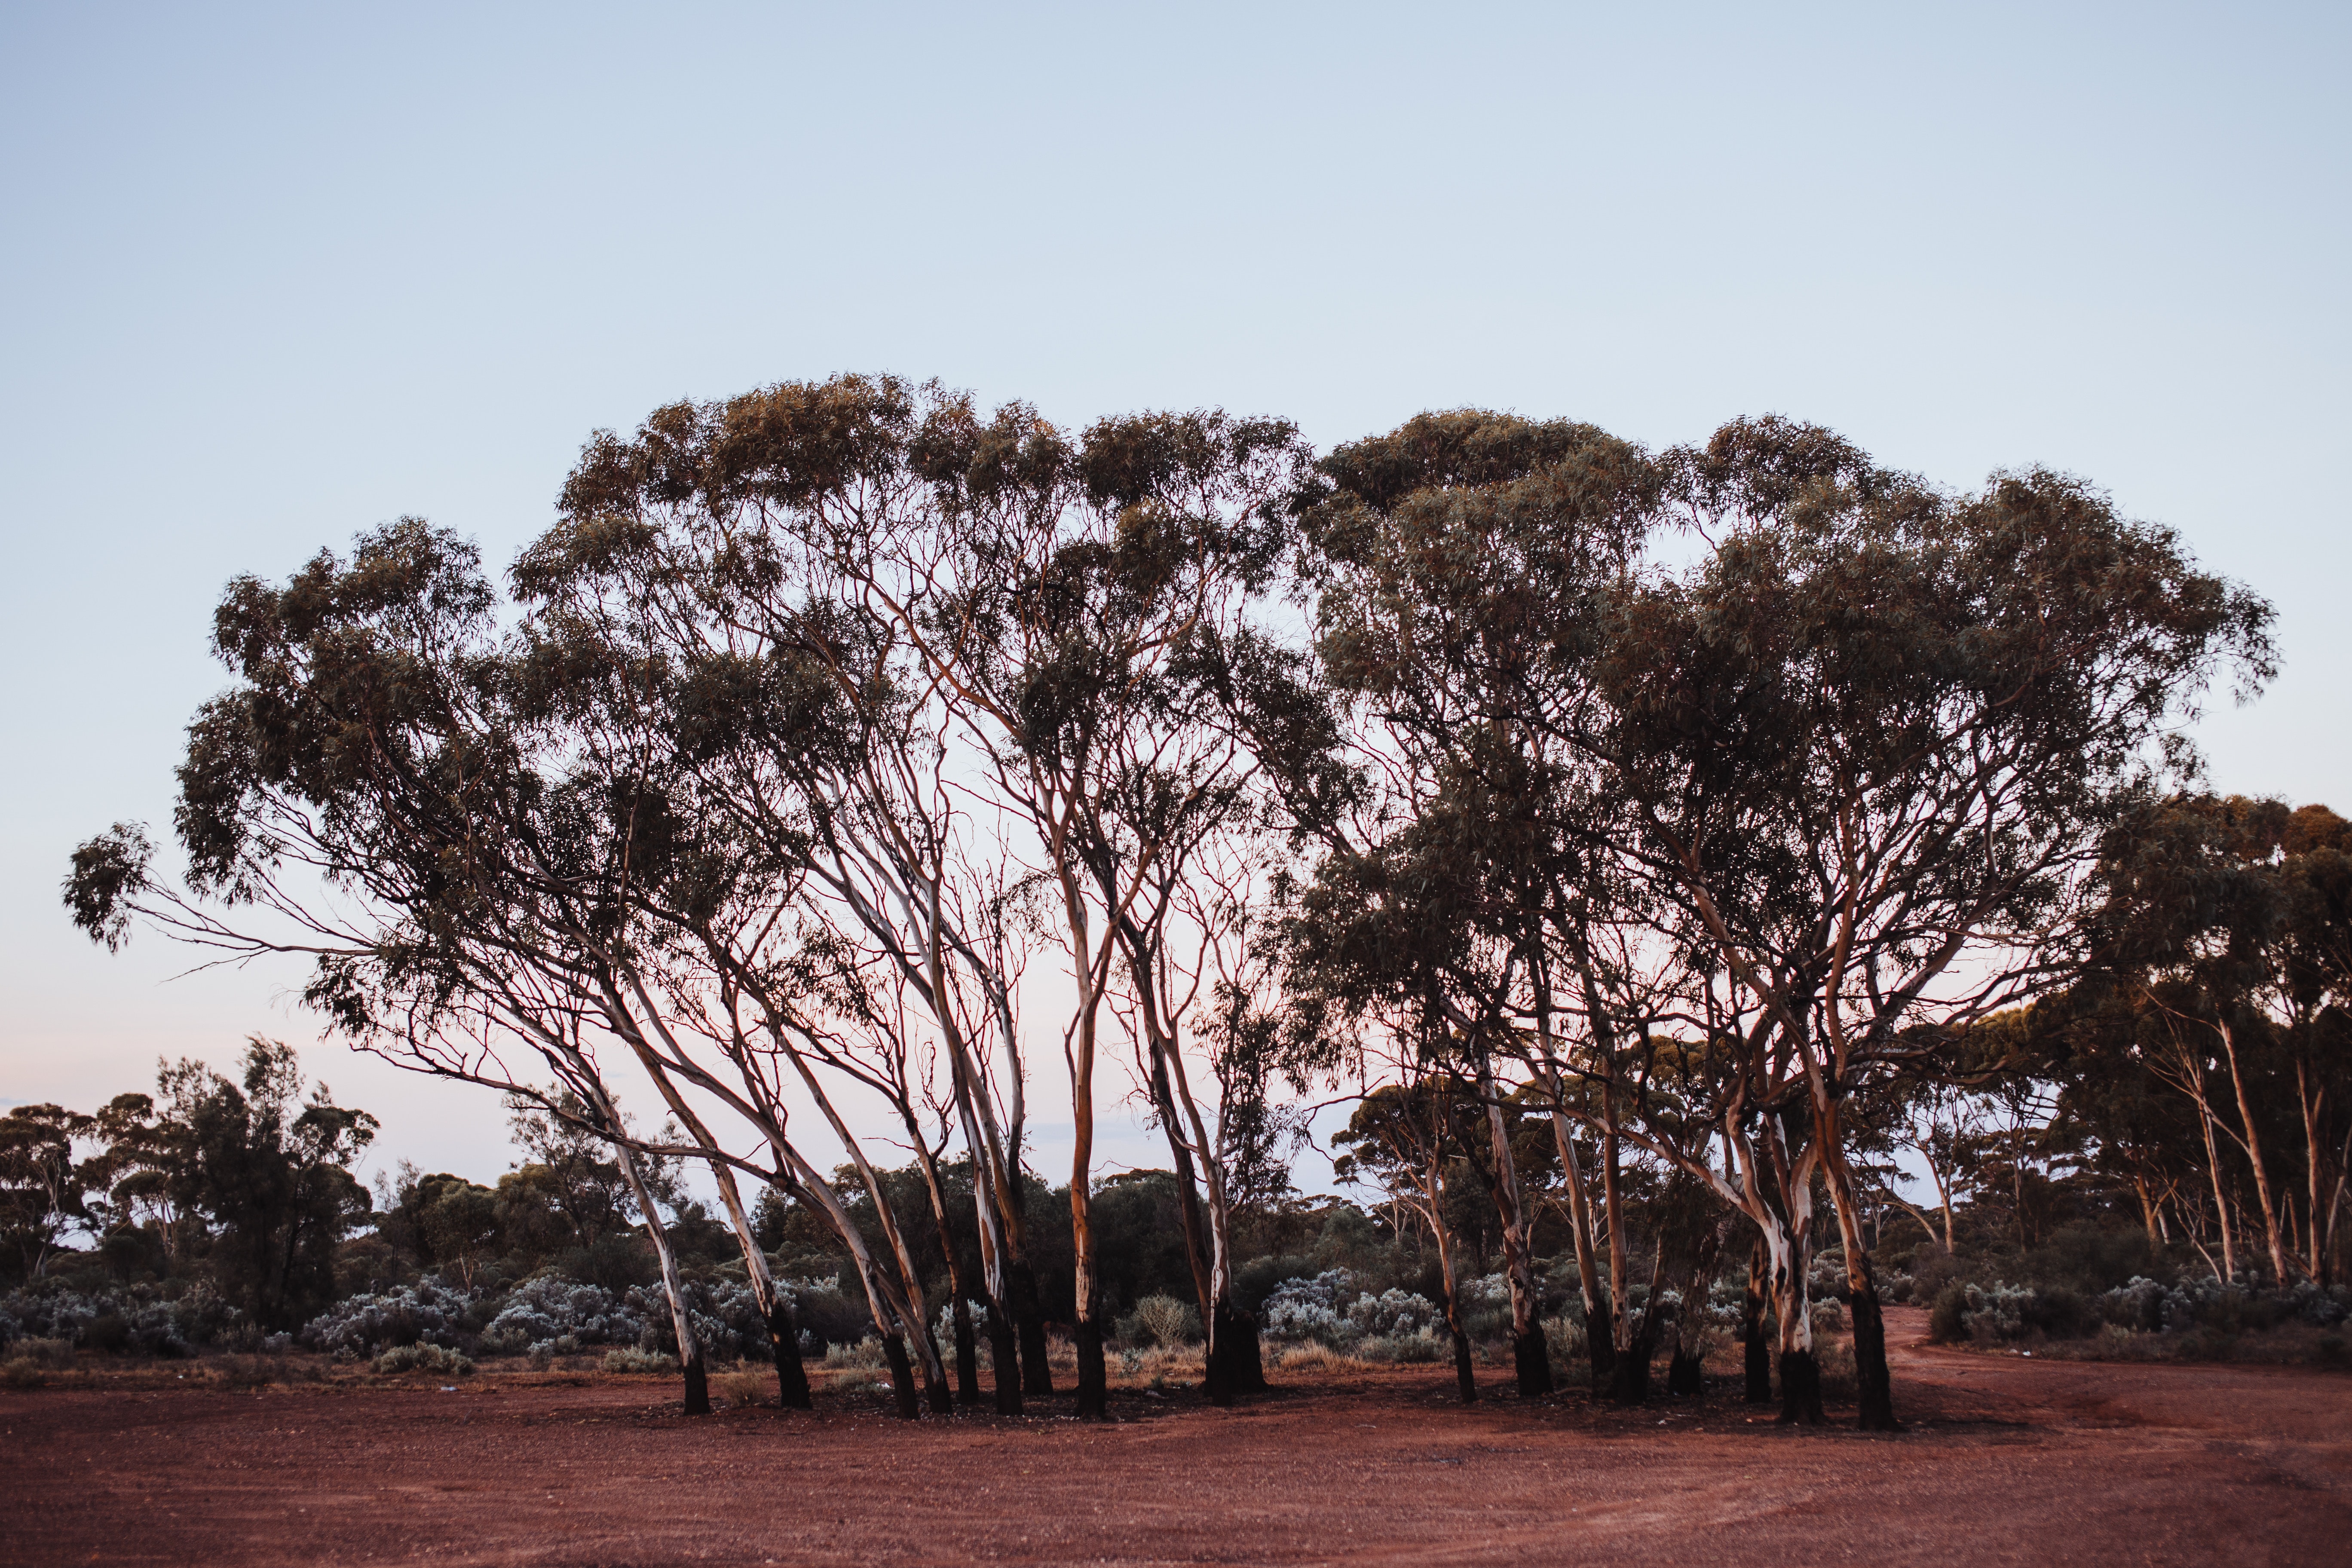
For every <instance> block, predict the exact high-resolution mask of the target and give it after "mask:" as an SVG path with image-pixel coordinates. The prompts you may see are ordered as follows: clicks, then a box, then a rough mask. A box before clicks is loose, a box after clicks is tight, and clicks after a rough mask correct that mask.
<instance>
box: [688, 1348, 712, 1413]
mask: <svg viewBox="0 0 2352 1568" xmlns="http://www.w3.org/2000/svg"><path fill="white" fill-rule="evenodd" d="M686 1413H687V1414H688V1415H709V1414H710V1373H709V1368H707V1367H705V1366H704V1365H703V1363H702V1358H701V1357H700V1356H696V1357H694V1358H692V1359H691V1360H689V1361H688V1363H686Z"/></svg>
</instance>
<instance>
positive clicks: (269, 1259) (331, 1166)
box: [159, 1035, 377, 1331]
mask: <svg viewBox="0 0 2352 1568" xmlns="http://www.w3.org/2000/svg"><path fill="white" fill-rule="evenodd" d="M159 1081H160V1086H161V1089H162V1091H163V1093H162V1099H163V1111H162V1114H161V1116H160V1119H159V1120H160V1122H161V1131H162V1136H163V1140H164V1141H165V1142H168V1143H169V1144H171V1145H172V1146H173V1148H174V1152H175V1153H176V1155H177V1158H176V1159H175V1160H174V1161H173V1171H172V1173H171V1178H170V1179H171V1180H172V1182H173V1185H174V1186H175V1187H176V1189H177V1190H176V1192H175V1193H174V1194H173V1196H174V1200H175V1202H176V1203H177V1204H178V1205H179V1206H180V1207H181V1208H183V1209H184V1211H185V1212H188V1213H191V1214H194V1215H198V1216H200V1217H201V1218H202V1219H203V1220H204V1221H205V1222H206V1223H207V1224H208V1225H209V1226H211V1227H212V1230H213V1237H212V1243H211V1249H210V1252H209V1255H208V1262H209V1267H210V1268H211V1271H212V1273H213V1276H214V1279H215V1282H216V1283H217V1284H218V1285H219V1287H220V1289H221V1291H222V1293H223V1294H224V1295H226V1296H227V1297H228V1298H229V1299H230V1300H232V1301H234V1302H236V1304H237V1305H238V1306H239V1307H241V1308H243V1309H244V1310H246V1311H247V1313H249V1314H250V1315H251V1316H252V1318H253V1319H254V1321H256V1322H258V1323H260V1324H261V1325H262V1326H263V1327H265V1328H269V1329H275V1330H289V1331H290V1330H293V1329H298V1328H299V1327H301V1326H302V1324H304V1323H305V1322H308V1321H310V1319H311V1318H312V1317H313V1316H315V1315H316V1314H317V1313H318V1312H319V1311H320V1310H321V1309H322V1308H324V1307H325V1306H326V1305H327V1304H328V1303H329V1302H330V1301H331V1300H334V1294H335V1272H334V1262H335V1259H334V1249H335V1244H336V1243H337V1242H339V1241H341V1239H342V1237H343V1235H344V1233H345V1231H347V1230H348V1229H349V1228H350V1226H351V1225H352V1222H353V1221H354V1220H356V1219H358V1218H359V1217H360V1216H361V1215H365V1214H367V1213H368V1212H369V1211H370V1209H371V1208H372V1207H373V1204H372V1203H371V1201H370V1199H369V1197H368V1192H367V1189H366V1188H365V1187H363V1186H362V1185H361V1184H359V1182H358V1180H357V1179H356V1178H354V1177H353V1176H352V1172H351V1167H352V1161H354V1160H355V1159H357V1158H358V1157H359V1155H360V1154H361V1153H362V1152H363V1151H364V1150H365V1149H366V1148H367V1146H368V1145H369V1143H371V1142H373V1141H374V1137H375V1130H376V1126H377V1122H376V1119H375V1118H374V1117H373V1116H370V1115H369V1114H368V1113H367V1112H366V1111H364V1110H352V1109H350V1108H349V1107H345V1106H339V1105H337V1104H336V1103H335V1102H334V1100H333V1099H332V1098H331V1096H330V1095H329V1093H328V1090H327V1087H326V1085H324V1084H323V1083H322V1084H320V1085H318V1086H316V1087H315V1088H314V1089H312V1090H311V1092H310V1097H309V1099H308V1100H303V1099H300V1098H299V1096H300V1094H301V1089H302V1079H301V1065H300V1062H299V1059H298V1058H297V1056H296V1054H295V1051H294V1048H293V1047H290V1046H288V1045H286V1044H284V1043H282V1042H279V1041H275V1040H268V1039H265V1038H263V1037H261V1036H259V1035H256V1036H254V1037H252V1038H251V1039H250V1041H249V1042H248V1043H247V1047H246V1052H245V1070H244V1073H243V1074H242V1076H241V1078H240V1079H239V1080H238V1081H237V1082H235V1083H232V1082H231V1081H229V1080H228V1079H225V1078H223V1077H221V1076H220V1075H219V1074H218V1073H216V1072H214V1071H213V1070H212V1069H211V1068H207V1067H205V1066H204V1065H203V1064H202V1063H199V1062H194V1061H182V1062H180V1063H179V1064H177V1065H176V1066H173V1067H167V1068H163V1071H162V1073H161V1075H160V1080H159Z"/></svg>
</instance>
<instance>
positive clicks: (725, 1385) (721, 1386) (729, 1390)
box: [711, 1371, 775, 1410]
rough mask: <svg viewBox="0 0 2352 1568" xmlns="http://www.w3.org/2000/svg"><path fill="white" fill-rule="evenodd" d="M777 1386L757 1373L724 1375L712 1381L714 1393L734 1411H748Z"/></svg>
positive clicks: (739, 1372)
mask: <svg viewBox="0 0 2352 1568" xmlns="http://www.w3.org/2000/svg"><path fill="white" fill-rule="evenodd" d="M774 1386H775V1384H772V1383H771V1382H770V1381H769V1380H768V1379H767V1378H764V1377H762V1376H761V1375H760V1374H759V1373H756V1372H742V1371H737V1372H730V1373H721V1374H720V1375H719V1377H717V1378H715V1379H714V1380H712V1385H711V1387H712V1392H713V1393H715V1394H718V1395H719V1398H721V1399H724V1400H725V1401H726V1402H727V1405H728V1407H729V1408H730V1409H734V1410H741V1409H748V1408H750V1407H751V1405H757V1404H759V1403H760V1401H761V1399H762V1398H764V1397H765V1396H766V1394H767V1392H768V1390H769V1389H771V1388H772V1387H774Z"/></svg>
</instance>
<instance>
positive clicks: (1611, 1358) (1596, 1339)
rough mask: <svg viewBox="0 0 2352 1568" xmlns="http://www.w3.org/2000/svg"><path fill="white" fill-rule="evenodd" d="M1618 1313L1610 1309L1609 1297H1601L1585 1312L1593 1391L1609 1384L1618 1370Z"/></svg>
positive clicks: (1587, 1349)
mask: <svg viewBox="0 0 2352 1568" xmlns="http://www.w3.org/2000/svg"><path fill="white" fill-rule="evenodd" d="M1616 1315H1617V1314H1616V1313H1615V1312H1614V1311H1612V1310H1611V1309H1610V1306H1609V1301H1608V1298H1606V1297H1602V1298H1601V1299H1599V1300H1597V1301H1596V1302H1595V1304H1594V1306H1593V1309H1592V1310H1591V1311H1589V1312H1587V1313H1586V1314H1585V1319H1584V1353H1585V1357H1586V1359H1587V1360H1589V1361H1591V1363H1592V1392H1593V1393H1595V1394H1598V1393H1600V1392H1601V1390H1602V1389H1604V1388H1606V1387H1608V1386H1609V1380H1610V1378H1611V1377H1612V1376H1614V1375H1615V1373H1616V1371H1617V1324H1616V1321H1615V1319H1616Z"/></svg>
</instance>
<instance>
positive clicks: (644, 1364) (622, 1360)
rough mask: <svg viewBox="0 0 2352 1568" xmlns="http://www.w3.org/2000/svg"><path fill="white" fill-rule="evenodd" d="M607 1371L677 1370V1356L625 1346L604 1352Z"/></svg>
mask: <svg viewBox="0 0 2352 1568" xmlns="http://www.w3.org/2000/svg"><path fill="white" fill-rule="evenodd" d="M604 1370H605V1371H606V1372H628V1373H635V1372H676V1371H677V1357H676V1356H674V1355H664V1354H661V1353H660V1352H655V1351H641V1350H635V1349H628V1348H624V1349H621V1350H616V1351H606V1352H604Z"/></svg>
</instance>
